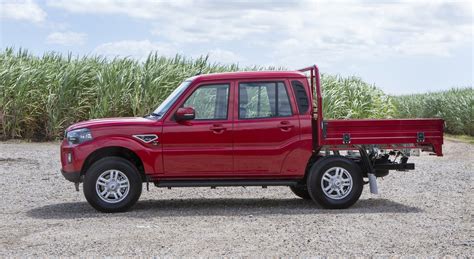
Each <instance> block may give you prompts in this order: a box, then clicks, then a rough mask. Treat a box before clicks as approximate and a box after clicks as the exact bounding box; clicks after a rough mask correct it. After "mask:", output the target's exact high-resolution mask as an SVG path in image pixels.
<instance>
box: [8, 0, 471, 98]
mask: <svg viewBox="0 0 474 259" xmlns="http://www.w3.org/2000/svg"><path fill="white" fill-rule="evenodd" d="M473 13H474V6H473V3H472V2H471V1H435V0H432V1H390V0H383V1H375V0H372V1H370V0H360V1H356V0H347V1H328V0H324V1H316V0H313V1H310V0H300V1H294V0H281V1H267V0H264V1H257V0H254V1H252V0H245V1H237V0H228V1H225V0H221V1H219V0H197V1H191V0H182V1H180V0H175V1H171V0H169V1H152V0H128V1H126V0H43V1H40V0H37V1H35V0H21V1H16V0H15V1H14V0H0V19H1V27H0V36H1V38H0V46H1V48H2V49H5V48H7V47H14V48H16V49H18V48H24V49H27V50H29V51H31V52H32V53H34V54H37V55H42V54H43V53H44V52H49V51H54V52H60V53H69V52H71V53H73V54H74V55H102V56H106V57H115V56H119V57H132V58H136V59H140V60H144V59H145V58H146V56H147V55H148V53H150V52H151V51H157V52H158V53H159V54H162V55H165V56H170V57H171V56H174V55H175V54H182V55H185V56H187V57H190V58H196V57H199V56H201V55H207V54H209V57H210V60H211V61H212V62H219V63H224V64H228V63H238V64H240V65H241V66H248V65H261V66H278V67H280V66H281V67H285V68H288V69H292V70H295V69H298V68H302V67H306V66H309V65H312V64H317V65H318V66H319V68H320V70H321V72H323V73H330V74H340V75H342V76H349V75H355V76H359V77H362V78H363V79H364V80H365V81H366V82H369V83H372V84H375V85H376V86H377V87H379V88H381V89H383V90H384V91H385V92H386V93H389V94H409V93H421V92H433V91H438V90H443V89H449V88H451V87H466V86H472V82H473V73H474V72H473V51H474V46H473V30H474V27H473Z"/></svg>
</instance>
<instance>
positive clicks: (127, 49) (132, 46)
mask: <svg viewBox="0 0 474 259" xmlns="http://www.w3.org/2000/svg"><path fill="white" fill-rule="evenodd" d="M93 52H94V53H95V54H98V55H103V56H106V57H131V58H136V59H140V60H144V59H146V57H147V56H148V55H149V54H150V53H152V52H157V53H158V54H159V55H165V56H173V55H175V54H176V49H175V48H173V46H171V45H169V44H162V43H156V42H151V41H149V40H141V41H135V40H124V41H117V42H108V43H104V44H101V45H99V46H97V47H96V48H95V49H94V51H93Z"/></svg>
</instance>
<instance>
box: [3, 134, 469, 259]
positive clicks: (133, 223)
mask: <svg viewBox="0 0 474 259" xmlns="http://www.w3.org/2000/svg"><path fill="white" fill-rule="evenodd" d="M443 148H444V151H445V156H444V157H433V156H429V155H427V154H424V155H422V156H421V157H414V158H410V160H411V162H414V163H416V170H415V171H409V172H393V173H391V174H390V175H388V176H387V177H384V179H380V180H379V190H380V192H381V194H380V195H371V194H369V191H368V187H367V186H366V188H365V189H364V192H363V194H362V197H361V200H360V201H359V202H357V203H356V204H355V205H354V206H353V207H351V208H350V209H347V210H324V209H322V208H320V207H318V206H316V205H315V204H313V203H312V202H307V201H304V200H301V199H299V198H297V197H296V196H294V195H293V194H292V193H291V191H290V190H289V188H285V187H269V188H268V189H262V188H258V187H248V188H241V187H232V188H217V189H210V188H181V189H180V188H173V189H171V190H168V189H159V188H155V187H152V186H150V191H149V192H147V191H146V190H145V189H144V191H143V195H142V197H141V199H140V200H139V202H138V203H137V204H136V206H135V207H134V208H133V210H131V211H129V212H126V213H118V214H103V213H99V212H96V211H95V210H94V209H92V208H91V207H90V206H89V204H87V202H86V201H85V198H84V195H83V194H82V191H81V192H75V191H74V186H73V184H72V183H70V182H68V181H66V180H65V179H64V178H63V177H62V176H61V174H60V173H59V168H60V161H59V148H58V144H57V143H0V197H1V199H0V233H1V235H0V256H61V255H62V256H136V255H142V256H170V255H171V256H203V257H204V256H206V257H208V256H213V257H221V256H302V257H305V256H336V255H346V256H347V255H352V256H369V255H379V256H394V255H395V256H396V255H414V256H444V255H455V256H467V257H469V256H472V254H474V233H473V231H472V214H473V211H472V207H473V206H472V204H473V201H474V200H473V194H472V193H473V184H472V182H473V181H472V176H473V173H474V172H473V169H474V164H473V163H474V157H473V154H474V145H469V144H464V143H454V142H451V141H447V143H446V144H445V145H444V146H443ZM81 189H82V185H81Z"/></svg>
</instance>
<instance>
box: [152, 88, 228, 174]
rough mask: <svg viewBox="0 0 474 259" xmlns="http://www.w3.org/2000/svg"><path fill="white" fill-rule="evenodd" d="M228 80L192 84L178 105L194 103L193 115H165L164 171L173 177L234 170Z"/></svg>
mask: <svg viewBox="0 0 474 259" xmlns="http://www.w3.org/2000/svg"><path fill="white" fill-rule="evenodd" d="M230 93H231V92H230V83H228V82H222V83H213V84H201V85H198V86H194V87H192V91H188V93H187V96H186V97H185V98H184V99H182V100H184V101H182V102H181V104H179V107H193V108H194V110H195V111H196V118H195V119H194V120H189V121H185V122H177V121H175V120H174V119H168V120H167V121H166V122H165V123H164V125H163V134H162V136H163V137H162V139H161V143H162V145H163V164H164V173H165V174H166V175H168V176H172V177H202V176H221V175H231V174H232V173H233V169H234V168H233V153H232V152H233V150H232V134H233V123H232V116H230V114H229V99H230V95H231V94H230Z"/></svg>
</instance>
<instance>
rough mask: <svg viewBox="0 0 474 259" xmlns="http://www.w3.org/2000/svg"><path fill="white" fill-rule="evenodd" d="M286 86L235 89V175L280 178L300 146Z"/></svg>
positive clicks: (270, 83) (259, 83)
mask: <svg viewBox="0 0 474 259" xmlns="http://www.w3.org/2000/svg"><path fill="white" fill-rule="evenodd" d="M286 82H287V81H286V80H285V81H282V80H275V81H255V82H248V81H247V82H246V81H241V82H238V85H236V87H237V89H236V91H235V95H236V96H238V101H237V102H238V104H237V105H238V106H237V107H236V108H235V110H236V113H238V114H237V115H236V116H235V117H236V119H235V124H234V125H235V127H234V132H235V134H234V136H235V137H234V165H235V166H234V168H235V174H237V175H242V176H244V175H252V176H258V175H260V176H265V175H268V174H279V173H281V168H282V165H283V162H284V160H285V158H286V157H287V156H288V154H289V153H290V152H291V151H293V150H294V149H295V147H296V145H298V143H299V140H300V134H299V131H300V125H299V119H298V116H297V115H294V114H296V113H295V112H293V111H295V110H296V109H293V108H292V105H291V102H290V98H289V94H288V93H289V89H287V85H286V84H287V83H286Z"/></svg>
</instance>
